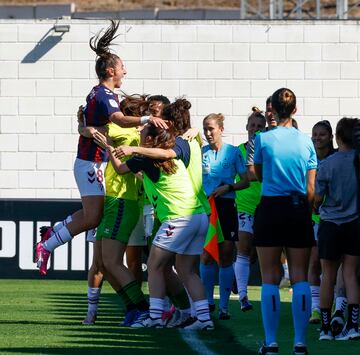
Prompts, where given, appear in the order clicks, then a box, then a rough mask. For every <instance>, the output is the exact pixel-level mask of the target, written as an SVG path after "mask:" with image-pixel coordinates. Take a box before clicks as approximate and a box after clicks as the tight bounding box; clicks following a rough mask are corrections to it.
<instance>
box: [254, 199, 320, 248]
mask: <svg viewBox="0 0 360 355" xmlns="http://www.w3.org/2000/svg"><path fill="white" fill-rule="evenodd" d="M254 245H255V246H258V247H285V248H286V247H288V248H311V247H313V246H314V245H315V238H314V230H313V227H312V221H311V213H310V208H309V204H308V201H307V198H306V196H304V195H297V196H295V197H294V198H293V197H291V196H273V197H272V196H271V197H270V196H262V197H261V201H260V203H259V205H258V206H257V208H256V210H255V218H254Z"/></svg>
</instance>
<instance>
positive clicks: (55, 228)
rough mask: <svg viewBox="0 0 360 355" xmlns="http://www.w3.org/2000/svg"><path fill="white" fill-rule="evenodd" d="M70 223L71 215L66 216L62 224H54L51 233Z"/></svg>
mask: <svg viewBox="0 0 360 355" xmlns="http://www.w3.org/2000/svg"><path fill="white" fill-rule="evenodd" d="M70 222H72V215H69V216H67V217H66V218H65V219H64V220H63V221H62V222H60V223H58V224H55V225H54V226H53V231H54V232H58V231H59V230H60V229H61V228H62V227H64V226H66V225H68V224H69V223H70Z"/></svg>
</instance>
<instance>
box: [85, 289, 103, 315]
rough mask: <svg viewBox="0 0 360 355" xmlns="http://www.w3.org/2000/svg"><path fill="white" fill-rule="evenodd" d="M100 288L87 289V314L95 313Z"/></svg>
mask: <svg viewBox="0 0 360 355" xmlns="http://www.w3.org/2000/svg"><path fill="white" fill-rule="evenodd" d="M100 293H101V288H100V287H88V312H92V313H96V312H97V309H98V305H99V299H100Z"/></svg>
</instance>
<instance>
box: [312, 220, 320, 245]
mask: <svg viewBox="0 0 360 355" xmlns="http://www.w3.org/2000/svg"><path fill="white" fill-rule="evenodd" d="M313 228H314V236H315V240H316V243H317V241H318V231H319V224H318V223H314V225H313Z"/></svg>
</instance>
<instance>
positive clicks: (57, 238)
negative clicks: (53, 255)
mask: <svg viewBox="0 0 360 355" xmlns="http://www.w3.org/2000/svg"><path fill="white" fill-rule="evenodd" d="M71 239H72V236H71V234H70V232H69V230H68V229H67V227H66V226H63V227H62V228H61V229H60V230H59V231H57V232H55V233H54V232H52V233H51V237H50V238H49V239H48V240H46V241H45V242H44V244H43V245H44V248H45V249H46V250H47V251H49V252H53V251H54V250H55V249H56V248H58V247H59V246H61V245H63V244H65V243H67V242H69V241H70V240H71Z"/></svg>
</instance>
